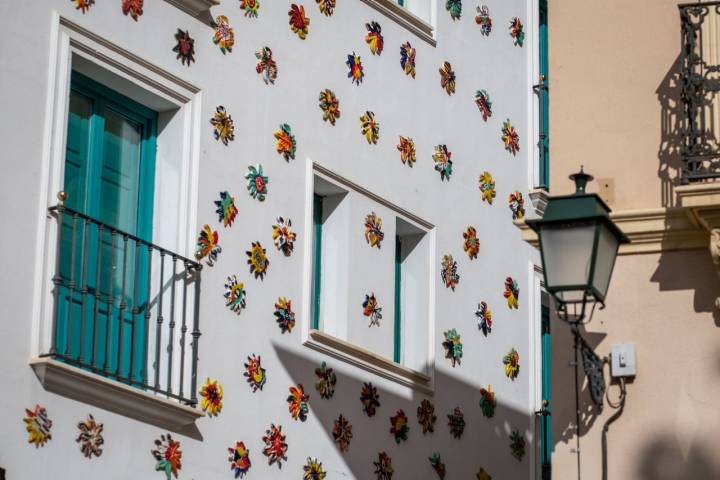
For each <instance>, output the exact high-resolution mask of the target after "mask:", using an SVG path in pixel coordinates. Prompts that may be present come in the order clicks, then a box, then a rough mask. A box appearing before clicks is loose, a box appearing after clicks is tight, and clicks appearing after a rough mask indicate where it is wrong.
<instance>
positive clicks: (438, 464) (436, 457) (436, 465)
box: [428, 452, 447, 479]
mask: <svg viewBox="0 0 720 480" xmlns="http://www.w3.org/2000/svg"><path fill="white" fill-rule="evenodd" d="M428 460H430V466H431V467H432V468H433V470H435V473H437V475H438V478H440V479H444V478H445V475H447V470H446V468H445V464H444V463H443V461H442V459H441V458H440V454H439V453H437V452H435V453H433V454H432V455H431V456H430V457H428Z"/></svg>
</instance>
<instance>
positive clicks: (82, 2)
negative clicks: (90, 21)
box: [70, 0, 95, 13]
mask: <svg viewBox="0 0 720 480" xmlns="http://www.w3.org/2000/svg"><path fill="white" fill-rule="evenodd" d="M70 1H71V2H73V3H74V4H75V10H80V11H81V12H82V13H85V12H87V11H88V10H89V9H90V7H92V6H93V5H95V0H70Z"/></svg>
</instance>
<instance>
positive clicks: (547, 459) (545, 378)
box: [540, 294, 552, 480]
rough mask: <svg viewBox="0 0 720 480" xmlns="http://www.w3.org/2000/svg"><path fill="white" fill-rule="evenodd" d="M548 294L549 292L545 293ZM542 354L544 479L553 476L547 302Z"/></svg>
mask: <svg viewBox="0 0 720 480" xmlns="http://www.w3.org/2000/svg"><path fill="white" fill-rule="evenodd" d="M544 295H545V296H547V294H544ZM543 303H544V302H543ZM541 319H542V326H541V332H542V337H541V342H542V346H541V355H542V366H541V369H542V391H541V395H542V399H543V400H544V401H546V402H547V407H546V409H545V414H544V415H542V416H541V417H540V443H541V445H540V462H541V468H542V480H550V478H551V457H552V415H551V411H552V403H551V402H550V400H551V397H550V392H551V383H550V382H551V376H550V373H551V370H552V357H551V356H550V346H551V337H550V307H549V306H548V305H546V304H543V305H542V306H541Z"/></svg>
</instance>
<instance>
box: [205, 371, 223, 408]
mask: <svg viewBox="0 0 720 480" xmlns="http://www.w3.org/2000/svg"><path fill="white" fill-rule="evenodd" d="M200 397H202V400H200V406H201V407H202V409H203V412H207V414H208V416H210V417H213V416H215V417H216V416H217V415H218V414H219V413H220V411H221V410H222V407H223V401H222V400H223V388H222V385H220V383H218V381H217V380H212V379H210V378H207V379H206V380H205V384H204V385H203V386H202V388H201V389H200Z"/></svg>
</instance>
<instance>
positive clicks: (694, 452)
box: [635, 432, 720, 480]
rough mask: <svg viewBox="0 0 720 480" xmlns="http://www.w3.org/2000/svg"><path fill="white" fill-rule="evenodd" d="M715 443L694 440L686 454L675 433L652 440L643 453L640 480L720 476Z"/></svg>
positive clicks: (639, 466)
mask: <svg viewBox="0 0 720 480" xmlns="http://www.w3.org/2000/svg"><path fill="white" fill-rule="evenodd" d="M716 456H717V449H716V448H714V447H713V446H712V445H705V444H700V445H699V444H697V443H694V444H693V445H691V446H690V449H689V451H688V452H687V455H683V454H682V452H681V451H680V447H679V446H678V444H677V442H676V441H675V435H674V433H673V432H667V433H666V434H665V435H661V436H659V437H658V438H657V439H655V440H653V441H652V442H650V443H649V444H648V445H647V446H646V447H645V449H644V450H643V451H642V452H641V454H640V459H639V461H638V469H637V473H636V477H635V478H637V479H638V480H699V479H711V478H720V469H718V468H717V467H716V462H714V461H713V458H715V457H716Z"/></svg>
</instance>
